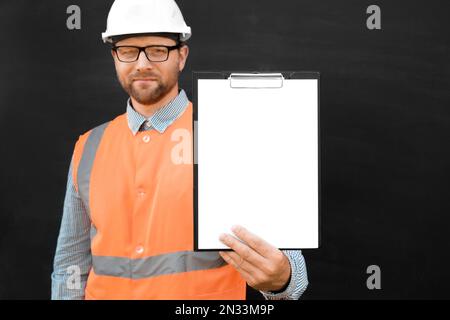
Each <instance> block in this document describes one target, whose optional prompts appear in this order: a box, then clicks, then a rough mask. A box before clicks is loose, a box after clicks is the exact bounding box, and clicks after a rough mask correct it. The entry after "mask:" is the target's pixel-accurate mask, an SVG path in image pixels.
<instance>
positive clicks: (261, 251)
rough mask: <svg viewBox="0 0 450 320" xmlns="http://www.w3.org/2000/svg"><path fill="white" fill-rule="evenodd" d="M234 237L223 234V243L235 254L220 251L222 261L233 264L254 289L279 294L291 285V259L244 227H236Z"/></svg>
mask: <svg viewBox="0 0 450 320" xmlns="http://www.w3.org/2000/svg"><path fill="white" fill-rule="evenodd" d="M232 231H233V233H234V234H235V235H236V236H237V237H238V238H239V239H240V240H242V241H243V242H244V243H243V242H242V241H239V240H238V239H236V238H234V237H233V236H231V235H227V234H222V235H221V236H220V238H219V239H220V241H222V242H223V243H224V244H225V245H227V246H228V247H229V248H231V249H233V251H220V252H219V254H220V255H221V257H222V258H223V259H224V260H225V261H226V262H227V263H228V264H231V265H232V266H233V267H234V268H235V269H236V270H237V271H239V273H240V274H241V275H242V277H243V278H244V279H245V280H246V281H247V283H248V285H249V286H250V287H253V288H255V289H257V290H262V291H278V290H280V289H282V288H283V287H285V286H286V285H287V282H288V280H289V278H290V276H291V266H290V263H289V259H288V258H287V257H286V255H285V254H284V253H283V252H282V251H281V250H279V249H277V248H275V247H274V246H272V245H270V244H269V243H267V242H266V241H264V240H263V239H261V238H260V237H258V236H256V235H254V234H252V233H251V232H249V231H248V230H246V229H245V228H244V227H241V226H235V227H233V228H232Z"/></svg>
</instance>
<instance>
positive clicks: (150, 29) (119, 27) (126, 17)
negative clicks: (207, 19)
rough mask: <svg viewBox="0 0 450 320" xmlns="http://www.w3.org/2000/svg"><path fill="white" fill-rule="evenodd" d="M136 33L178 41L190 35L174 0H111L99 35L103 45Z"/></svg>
mask: <svg viewBox="0 0 450 320" xmlns="http://www.w3.org/2000/svg"><path fill="white" fill-rule="evenodd" d="M140 33H178V34H180V41H186V40H188V39H189V38H190V37H191V34H192V33H191V28H190V27H188V26H187V25H186V22H184V19H183V15H182V14H181V11H180V8H179V7H178V5H177V4H176V2H175V1H174V0H115V1H114V3H113V5H112V6H111V10H110V11H109V15H108V21H107V25H106V31H105V32H103V33H102V39H103V41H104V42H105V43H106V42H112V39H111V38H112V37H114V36H120V35H127V34H130V35H131V34H140Z"/></svg>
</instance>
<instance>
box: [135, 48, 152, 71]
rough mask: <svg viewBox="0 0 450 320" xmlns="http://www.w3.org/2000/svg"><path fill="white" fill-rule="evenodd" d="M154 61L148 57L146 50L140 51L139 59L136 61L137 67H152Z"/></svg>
mask: <svg viewBox="0 0 450 320" xmlns="http://www.w3.org/2000/svg"><path fill="white" fill-rule="evenodd" d="M152 63H153V62H150V61H149V60H148V59H147V56H146V55H145V52H144V51H141V52H139V56H138V59H137V61H136V67H137V68H138V69H152V68H153V65H152Z"/></svg>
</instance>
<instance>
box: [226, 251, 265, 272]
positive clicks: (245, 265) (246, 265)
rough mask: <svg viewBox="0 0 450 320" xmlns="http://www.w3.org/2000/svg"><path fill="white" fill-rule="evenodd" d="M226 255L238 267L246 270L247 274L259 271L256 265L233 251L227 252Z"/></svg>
mask: <svg viewBox="0 0 450 320" xmlns="http://www.w3.org/2000/svg"><path fill="white" fill-rule="evenodd" d="M227 254H228V256H229V257H230V258H231V259H232V260H233V262H234V263H235V264H236V265H237V266H238V268H240V269H242V270H244V271H246V272H248V273H249V274H256V273H257V272H260V271H259V268H258V266H254V265H253V264H251V263H250V262H248V261H247V260H245V259H244V258H242V257H241V256H240V255H238V254H237V253H236V252H234V251H229V252H227Z"/></svg>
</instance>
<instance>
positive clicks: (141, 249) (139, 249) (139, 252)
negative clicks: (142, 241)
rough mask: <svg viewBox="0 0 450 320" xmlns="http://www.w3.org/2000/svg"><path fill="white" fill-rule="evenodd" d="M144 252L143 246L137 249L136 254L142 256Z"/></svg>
mask: <svg viewBox="0 0 450 320" xmlns="http://www.w3.org/2000/svg"><path fill="white" fill-rule="evenodd" d="M142 252H144V247H143V246H137V247H136V253H138V254H141V253H142Z"/></svg>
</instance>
